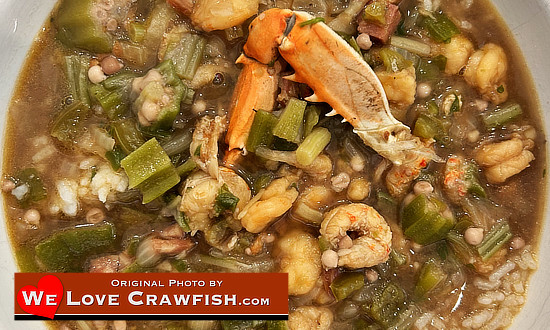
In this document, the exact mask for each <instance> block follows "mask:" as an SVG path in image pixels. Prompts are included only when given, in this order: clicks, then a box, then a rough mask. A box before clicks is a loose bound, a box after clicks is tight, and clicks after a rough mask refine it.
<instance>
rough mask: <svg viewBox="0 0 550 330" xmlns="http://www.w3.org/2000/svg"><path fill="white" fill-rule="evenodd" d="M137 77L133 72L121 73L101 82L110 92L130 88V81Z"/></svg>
mask: <svg viewBox="0 0 550 330" xmlns="http://www.w3.org/2000/svg"><path fill="white" fill-rule="evenodd" d="M137 76H138V75H137V74H136V73H134V72H128V71H122V72H119V73H117V74H114V75H112V76H110V77H109V78H107V79H105V80H103V82H102V84H103V86H104V87H105V88H107V89H108V90H110V91H113V90H119V89H126V88H128V89H129V88H130V87H131V85H132V80H133V79H134V78H136V77H137Z"/></svg>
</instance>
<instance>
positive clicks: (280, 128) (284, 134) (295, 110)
mask: <svg viewBox="0 0 550 330" xmlns="http://www.w3.org/2000/svg"><path fill="white" fill-rule="evenodd" d="M306 105H307V102H306V101H302V100H298V99H295V98H291V99H290V101H288V104H287V105H286V107H285V109H284V110H283V112H282V113H281V116H280V117H279V121H278V122H277V125H275V127H274V128H273V135H275V136H277V137H280V138H281V139H285V140H287V141H289V142H293V143H299V142H300V140H301V138H302V129H303V127H302V124H303V120H304V112H305V110H306Z"/></svg>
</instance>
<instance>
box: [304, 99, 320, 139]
mask: <svg viewBox="0 0 550 330" xmlns="http://www.w3.org/2000/svg"><path fill="white" fill-rule="evenodd" d="M319 116H321V108H319V107H318V106H316V105H308V106H307V107H306V111H305V113H304V138H305V137H306V136H308V135H309V134H310V133H311V132H312V131H313V128H314V127H315V125H317V124H318V123H319Z"/></svg>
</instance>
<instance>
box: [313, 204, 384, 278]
mask: <svg viewBox="0 0 550 330" xmlns="http://www.w3.org/2000/svg"><path fill="white" fill-rule="evenodd" d="M349 232H353V233H356V234H357V235H358V237H357V238H355V239H352V238H351V237H350V236H348V233H349ZM320 233H321V236H323V237H324V238H326V239H327V240H328V241H329V242H330V244H331V245H332V246H333V247H334V248H336V249H337V252H338V266H344V267H347V268H363V267H372V266H376V265H378V264H380V263H383V262H385V261H386V260H388V257H389V254H390V250H391V239H392V233H391V230H390V227H389V226H388V224H387V223H386V220H384V218H383V217H382V216H381V215H380V214H379V213H378V212H377V211H376V210H375V209H374V208H372V207H370V206H368V205H365V204H362V203H354V204H347V205H341V206H338V207H336V208H334V209H333V210H331V211H330V212H328V213H327V214H326V215H325V218H324V220H323V222H322V223H321V230H320ZM350 239H351V241H352V242H351V243H352V244H351V246H349V247H346V248H339V249H338V246H339V245H342V244H340V243H341V241H342V240H346V241H349V240H350Z"/></svg>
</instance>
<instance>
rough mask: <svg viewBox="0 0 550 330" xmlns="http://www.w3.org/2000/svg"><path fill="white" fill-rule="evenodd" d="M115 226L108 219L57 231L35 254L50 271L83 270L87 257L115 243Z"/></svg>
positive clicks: (37, 247) (42, 243)
mask: <svg viewBox="0 0 550 330" xmlns="http://www.w3.org/2000/svg"><path fill="white" fill-rule="evenodd" d="M115 238H116V234H115V227H114V226H113V225H112V224H110V223H107V222H103V223H100V224H95V225H79V226H76V227H74V228H70V229H65V230H61V231H58V232H55V233H54V234H52V235H51V236H49V237H48V238H46V239H44V240H42V241H41V242H40V243H38V244H37V245H36V248H35V251H36V256H37V258H38V259H39V260H40V262H41V263H42V264H43V265H44V266H45V267H46V269H47V270H48V271H51V272H78V271H82V266H83V262H84V261H85V260H84V259H85V258H86V257H88V256H89V255H92V254H99V253H101V252H104V251H105V250H106V249H107V248H109V247H110V246H111V244H112V243H114V240H115Z"/></svg>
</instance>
